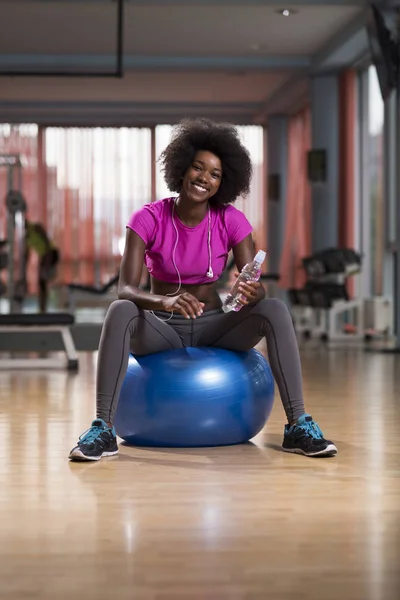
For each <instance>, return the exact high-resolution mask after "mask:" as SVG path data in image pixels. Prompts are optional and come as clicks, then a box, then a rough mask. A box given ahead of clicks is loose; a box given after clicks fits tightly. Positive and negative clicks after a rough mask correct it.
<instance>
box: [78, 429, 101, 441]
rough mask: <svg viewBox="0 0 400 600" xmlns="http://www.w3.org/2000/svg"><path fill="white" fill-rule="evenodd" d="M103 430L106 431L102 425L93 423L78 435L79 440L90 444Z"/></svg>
mask: <svg viewBox="0 0 400 600" xmlns="http://www.w3.org/2000/svg"><path fill="white" fill-rule="evenodd" d="M103 431H106V430H105V429H104V427H100V426H98V425H93V426H92V427H89V429H87V430H86V431H85V432H84V433H82V435H81V436H80V437H79V440H80V441H81V442H85V443H86V444H90V443H91V442H94V441H95V440H96V439H97V438H98V437H99V435H100V434H101V433H103Z"/></svg>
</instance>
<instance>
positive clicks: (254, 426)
mask: <svg viewBox="0 0 400 600" xmlns="http://www.w3.org/2000/svg"><path fill="white" fill-rule="evenodd" d="M273 402H274V379H273V376H272V373H271V369H270V367H269V364H268V362H267V361H266V360H265V358H264V357H263V356H262V355H261V354H260V353H259V352H258V351H257V350H250V351H248V352H233V351H231V350H223V349H221V348H209V347H207V348H179V349H176V350H168V351H166V352H159V353H157V354H150V355H147V356H135V357H134V356H132V355H131V356H130V358H129V364H128V369H127V373H126V376H125V379H124V382H123V385H122V389H121V393H120V397H119V403H118V408H117V413H116V417H115V429H116V432H117V434H118V435H119V436H120V437H121V438H122V439H123V440H125V441H126V442H127V443H128V444H132V445H135V446H158V447H199V446H224V445H230V444H240V443H243V442H246V441H248V440H250V439H251V438H253V437H254V436H255V435H256V434H257V433H259V432H260V431H261V429H262V428H263V427H264V425H265V423H266V421H267V420H268V417H269V415H270V413H271V410H272V406H273Z"/></svg>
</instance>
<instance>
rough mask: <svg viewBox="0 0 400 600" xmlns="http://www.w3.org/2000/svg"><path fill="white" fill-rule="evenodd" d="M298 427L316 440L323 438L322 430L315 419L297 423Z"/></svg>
mask: <svg viewBox="0 0 400 600" xmlns="http://www.w3.org/2000/svg"><path fill="white" fill-rule="evenodd" d="M296 427H299V428H300V429H302V430H303V431H304V432H305V433H306V434H307V435H309V436H310V437H312V438H314V439H316V440H320V439H322V438H323V437H324V435H323V433H322V431H321V430H320V428H319V427H318V425H317V423H315V421H306V420H304V421H303V422H302V423H297V424H296Z"/></svg>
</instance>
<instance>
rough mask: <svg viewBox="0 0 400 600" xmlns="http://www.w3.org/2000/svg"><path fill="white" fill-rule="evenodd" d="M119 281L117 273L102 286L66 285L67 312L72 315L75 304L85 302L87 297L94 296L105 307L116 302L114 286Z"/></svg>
mask: <svg viewBox="0 0 400 600" xmlns="http://www.w3.org/2000/svg"><path fill="white" fill-rule="evenodd" d="M118 279H119V272H118V273H117V274H116V275H114V276H113V277H111V279H110V280H109V281H107V282H106V283H105V284H104V285H102V286H94V285H81V284H79V283H69V284H68V286H67V287H68V310H69V311H70V312H71V313H74V312H75V310H76V305H77V302H79V301H80V300H85V299H86V300H87V298H88V296H89V297H90V296H96V297H97V299H100V300H104V301H105V304H106V306H109V305H110V304H111V302H112V301H113V300H117V297H118V296H117V292H116V285H117V283H118Z"/></svg>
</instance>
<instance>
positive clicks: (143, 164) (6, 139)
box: [0, 125, 152, 293]
mask: <svg viewBox="0 0 400 600" xmlns="http://www.w3.org/2000/svg"><path fill="white" fill-rule="evenodd" d="M0 153H2V154H19V155H20V156H21V160H22V162H23V169H22V193H23V195H24V197H25V200H26V202H27V205H28V210H27V217H28V218H29V219H30V220H31V221H37V222H40V223H42V224H43V225H44V227H45V228H46V230H47V232H48V234H49V236H50V238H51V239H52V240H53V241H54V242H55V244H56V245H57V247H58V248H59V249H60V253H61V264H60V267H59V270H58V280H57V283H59V284H65V283H69V282H72V281H74V282H77V283H83V284H93V283H100V282H103V283H104V282H105V281H107V280H108V279H109V278H110V277H112V276H114V275H115V273H116V272H117V270H118V267H119V262H120V259H121V254H122V250H123V243H124V239H125V225H126V222H127V221H128V219H129V217H130V215H131V214H132V212H133V211H134V210H137V209H138V208H140V207H141V206H142V205H143V204H145V203H146V202H150V201H151V182H152V168H151V156H152V155H151V131H150V129H148V128H143V129H141V128H118V129H114V128H113V129H104V128H39V127H38V126H37V125H0ZM7 188H8V181H7V169H5V168H0V196H1V199H0V238H5V237H6V235H7V232H6V217H7V215H6V210H5V203H4V198H5V195H6V193H7ZM27 275H28V286H29V291H30V292H31V293H35V292H36V283H37V257H36V256H35V255H34V254H32V257H31V262H30V264H29V268H28V272H27ZM3 278H4V277H3Z"/></svg>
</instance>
